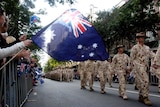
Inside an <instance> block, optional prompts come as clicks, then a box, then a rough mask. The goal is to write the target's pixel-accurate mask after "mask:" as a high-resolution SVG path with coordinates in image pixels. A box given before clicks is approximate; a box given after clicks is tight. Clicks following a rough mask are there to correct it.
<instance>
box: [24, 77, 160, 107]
mask: <svg viewBox="0 0 160 107" xmlns="http://www.w3.org/2000/svg"><path fill="white" fill-rule="evenodd" d="M107 86H108V84H107ZM107 86H106V92H107V93H106V94H101V93H100V87H99V82H95V83H94V89H95V91H94V92H90V91H89V90H88V87H87V89H86V90H81V89H80V81H79V80H74V81H73V82H69V83H68V82H58V81H52V80H49V79H45V83H44V84H42V85H38V86H36V87H34V89H33V92H32V93H31V94H30V96H29V98H28V101H27V102H26V103H25V104H24V106H23V107H147V106H146V105H144V104H142V103H140V102H138V101H137V99H138V93H137V91H135V90H134V86H133V85H132V84H128V85H127V95H128V97H129V99H128V100H123V99H121V98H120V97H118V84H117V83H113V88H108V87H107ZM157 89H158V88H157V86H151V87H150V90H151V92H150V95H149V98H150V99H151V101H152V103H153V106H152V107H160V94H158V93H157Z"/></svg>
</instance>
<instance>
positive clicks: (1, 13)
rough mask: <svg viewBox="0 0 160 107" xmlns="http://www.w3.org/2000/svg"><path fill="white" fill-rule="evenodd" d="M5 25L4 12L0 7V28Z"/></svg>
mask: <svg viewBox="0 0 160 107" xmlns="http://www.w3.org/2000/svg"><path fill="white" fill-rule="evenodd" d="M4 23H5V10H4V9H3V8H2V6H1V5H0V28H1V27H3V25H4Z"/></svg>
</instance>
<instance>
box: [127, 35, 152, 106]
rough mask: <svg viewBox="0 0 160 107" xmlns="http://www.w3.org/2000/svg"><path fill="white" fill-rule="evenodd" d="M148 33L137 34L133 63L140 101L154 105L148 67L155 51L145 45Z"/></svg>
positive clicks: (131, 56) (131, 55)
mask: <svg viewBox="0 0 160 107" xmlns="http://www.w3.org/2000/svg"><path fill="white" fill-rule="evenodd" d="M145 37H146V34H145V32H140V33H137V34H136V38H137V41H138V43H137V44H136V45H134V46H133V47H132V49H131V54H130V58H131V65H132V69H134V71H135V75H136V78H135V79H136V81H137V88H138V89H139V99H138V101H139V102H142V103H144V104H145V105H149V106H150V105H152V103H151V101H150V100H149V98H148V93H149V77H148V74H147V67H149V58H153V53H152V52H151V51H150V48H149V47H148V46H146V45H144V40H145Z"/></svg>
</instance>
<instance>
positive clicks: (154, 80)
mask: <svg viewBox="0 0 160 107" xmlns="http://www.w3.org/2000/svg"><path fill="white" fill-rule="evenodd" d="M149 82H150V84H152V85H158V82H159V81H158V78H157V77H156V75H153V74H151V73H150V72H149Z"/></svg>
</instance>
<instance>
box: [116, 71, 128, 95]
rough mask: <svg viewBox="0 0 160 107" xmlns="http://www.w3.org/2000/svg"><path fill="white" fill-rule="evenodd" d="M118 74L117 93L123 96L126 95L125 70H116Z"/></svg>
mask: <svg viewBox="0 0 160 107" xmlns="http://www.w3.org/2000/svg"><path fill="white" fill-rule="evenodd" d="M117 74H118V81H119V95H120V96H123V95H126V76H125V70H119V71H117Z"/></svg>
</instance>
